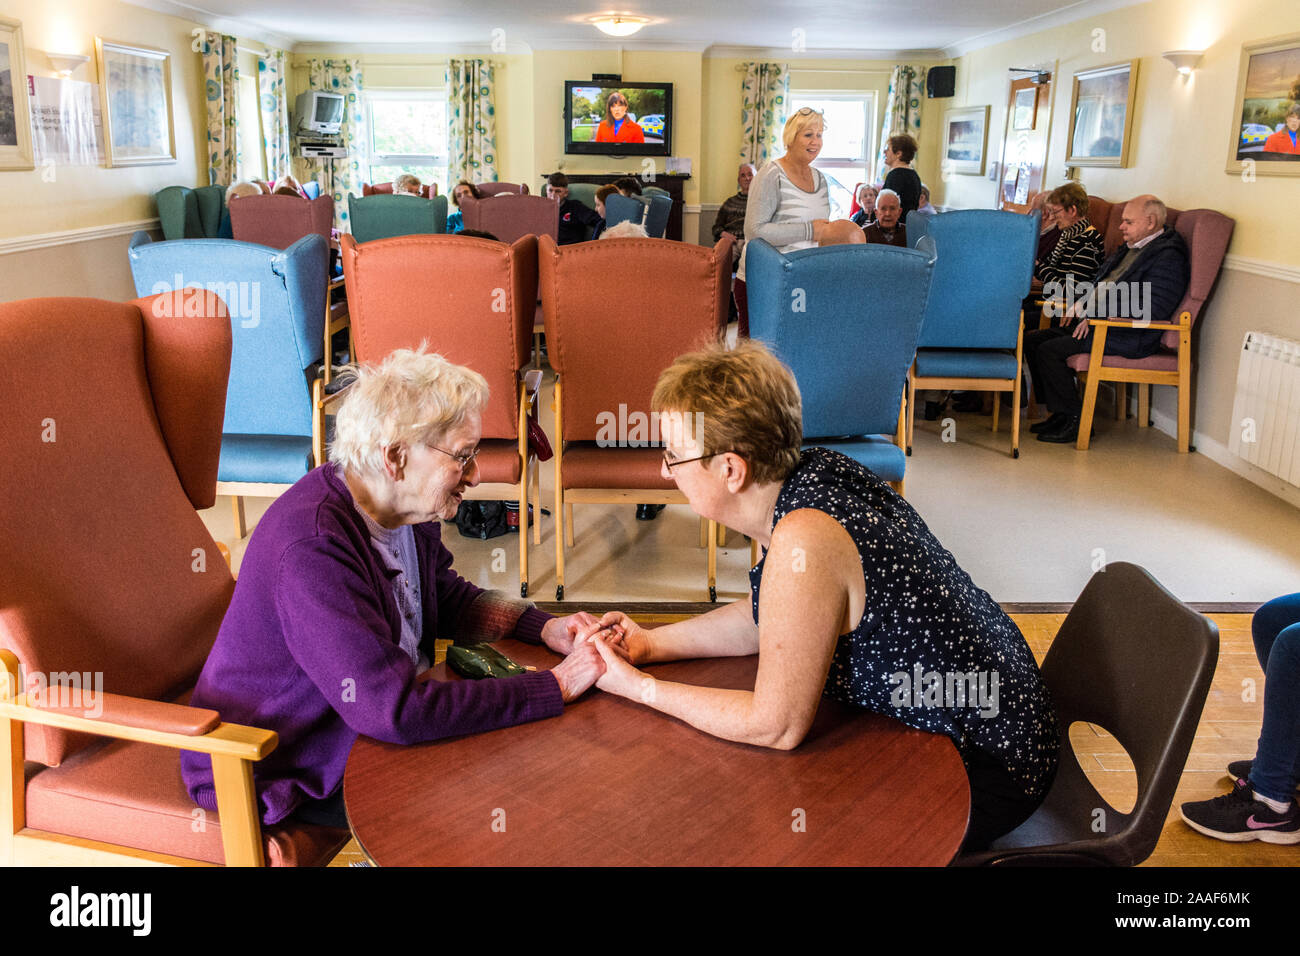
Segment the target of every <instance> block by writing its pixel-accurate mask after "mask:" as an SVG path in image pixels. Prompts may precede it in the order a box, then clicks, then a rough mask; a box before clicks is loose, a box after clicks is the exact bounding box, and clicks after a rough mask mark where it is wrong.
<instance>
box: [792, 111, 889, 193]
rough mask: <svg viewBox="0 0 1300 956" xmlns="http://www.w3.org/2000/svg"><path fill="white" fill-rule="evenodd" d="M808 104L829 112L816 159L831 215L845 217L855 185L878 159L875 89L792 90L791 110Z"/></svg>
mask: <svg viewBox="0 0 1300 956" xmlns="http://www.w3.org/2000/svg"><path fill="white" fill-rule="evenodd" d="M805 106H809V107H811V108H813V109H815V110H817V111H819V112H821V113H823V114H824V115H825V116H826V131H825V134H824V135H823V137H822V151H821V153H820V154H819V155H818V156H817V159H816V160H815V161H814V162H813V165H814V166H816V167H817V168H818V169H820V170H821V172H822V175H823V176H825V177H826V184H827V187H828V190H829V192H830V200H831V218H832V219H843V218H845V217H847V216H848V214H849V209H850V208H852V205H853V187H854V186H855V185H857V184H858V183H864V182H868V181H869V180H870V175H869V172H868V170H870V168H871V166H872V164H873V163H874V160H875V155H876V151H875V138H876V137H875V126H876V94H875V93H814V92H800V93H791V94H790V109H791V112H793V111H794V110H797V109H801V108H802V107H805Z"/></svg>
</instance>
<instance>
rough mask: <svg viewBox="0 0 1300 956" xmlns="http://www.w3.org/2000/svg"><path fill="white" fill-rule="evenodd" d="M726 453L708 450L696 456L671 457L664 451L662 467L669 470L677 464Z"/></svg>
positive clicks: (670, 454)
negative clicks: (708, 451)
mask: <svg viewBox="0 0 1300 956" xmlns="http://www.w3.org/2000/svg"><path fill="white" fill-rule="evenodd" d="M725 454H727V453H726V452H725V451H715V452H710V453H709V454H707V455H700V456H699V457H698V458H673V457H672V453H671V452H667V451H666V452H664V467H665V468H667V469H668V470H669V471H670V472H671V471H672V470H673V469H674V468H676V467H677V466H678V465H687V464H690V463H691V462H693V461H704V460H705V459H706V458H714V457H716V456H718V455H725Z"/></svg>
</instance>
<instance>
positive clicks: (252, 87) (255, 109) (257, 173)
mask: <svg viewBox="0 0 1300 956" xmlns="http://www.w3.org/2000/svg"><path fill="white" fill-rule="evenodd" d="M240 58H241V62H240V64H239V69H240V70H241V71H243V72H241V73H240V75H239V128H238V130H237V131H236V135H237V136H238V137H239V169H238V170H236V175H235V178H236V179H265V178H266V155H265V154H264V153H263V152H262V111H261V107H260V105H259V101H258V98H257V59H256V58H253V59H252V63H253V69H252V70H251V71H250V70H249V69H248V65H247V64H246V63H244V62H242V60H243V54H240Z"/></svg>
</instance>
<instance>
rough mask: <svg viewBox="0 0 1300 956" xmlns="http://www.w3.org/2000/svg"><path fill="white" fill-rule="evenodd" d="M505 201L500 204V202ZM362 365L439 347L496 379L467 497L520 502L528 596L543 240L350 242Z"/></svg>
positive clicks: (538, 508)
mask: <svg viewBox="0 0 1300 956" xmlns="http://www.w3.org/2000/svg"><path fill="white" fill-rule="evenodd" d="M496 201H497V200H493V202H496ZM340 244H341V246H342V248H343V273H344V276H345V277H346V278H347V284H348V301H349V304H350V308H351V313H352V335H353V341H354V342H355V343H356V354H357V360H358V361H360V362H366V363H377V362H381V361H383V359H384V357H385V356H386V355H388V354H389V353H390V352H392V351H394V350H395V349H400V348H412V349H413V348H416V347H417V346H419V344H420V343H421V342H422V341H425V340H427V341H428V343H429V348H430V349H431V350H432V351H434V352H437V353H439V354H440V355H442V356H443V357H444V358H446V359H447V360H448V361H450V362H455V363H456V364H458V365H465V366H468V367H469V368H472V369H473V370H474V371H476V372H478V373H479V374H481V375H483V376H484V377H485V378H486V379H487V381H488V388H489V389H490V393H491V397H490V398H489V400H488V407H487V408H486V409H485V410H484V412H483V438H482V441H481V442H480V443H479V453H478V459H477V461H478V473H479V480H480V483H479V484H478V485H477V486H475V487H473V488H470V489H469V490H468V492H467V493H466V495H465V497H466V498H474V499H479V500H500V499H511V498H514V499H516V500H518V501H519V593H520V594H521V595H522V596H524V597H527V596H528V507H527V504H528V484H529V481H530V479H531V482H532V488H533V514H534V519H533V520H534V523H533V543H534V544H541V543H542V539H541V533H542V532H541V515H542V501H541V486H540V481H539V468H538V464H537V458H536V456H535V455H534V454H533V453H532V451H531V450H530V449H529V446H528V420H529V418H530V417H534V418H535V417H536V408H537V392H538V389H539V388H540V387H541V381H542V373H541V372H540V371H532V372H528V371H527V367H528V365H529V361H530V358H531V346H532V335H533V315H534V312H535V311H536V308H537V240H536V239H535V238H534V237H532V236H525V237H524V238H522V239H520V240H518V241H517V242H515V244H514V245H512V246H507V245H505V244H504V243H500V242H493V241H492V240H490V239H479V238H477V237H473V236H446V235H418V236H400V237H397V238H393V239H379V240H376V241H374V242H367V243H358V242H356V240H355V239H353V237H352V236H343V237H342V239H341V240H340Z"/></svg>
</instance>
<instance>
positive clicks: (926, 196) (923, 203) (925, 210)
mask: <svg viewBox="0 0 1300 956" xmlns="http://www.w3.org/2000/svg"><path fill="white" fill-rule="evenodd" d="M916 214H917V215H918V216H937V215H938V214H939V210H937V209H935V208H934V206H933V205H931V203H930V187H929V186H927V185H925V183H922V184H921V199H920V201H919V202H918V204H917V207H916Z"/></svg>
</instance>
